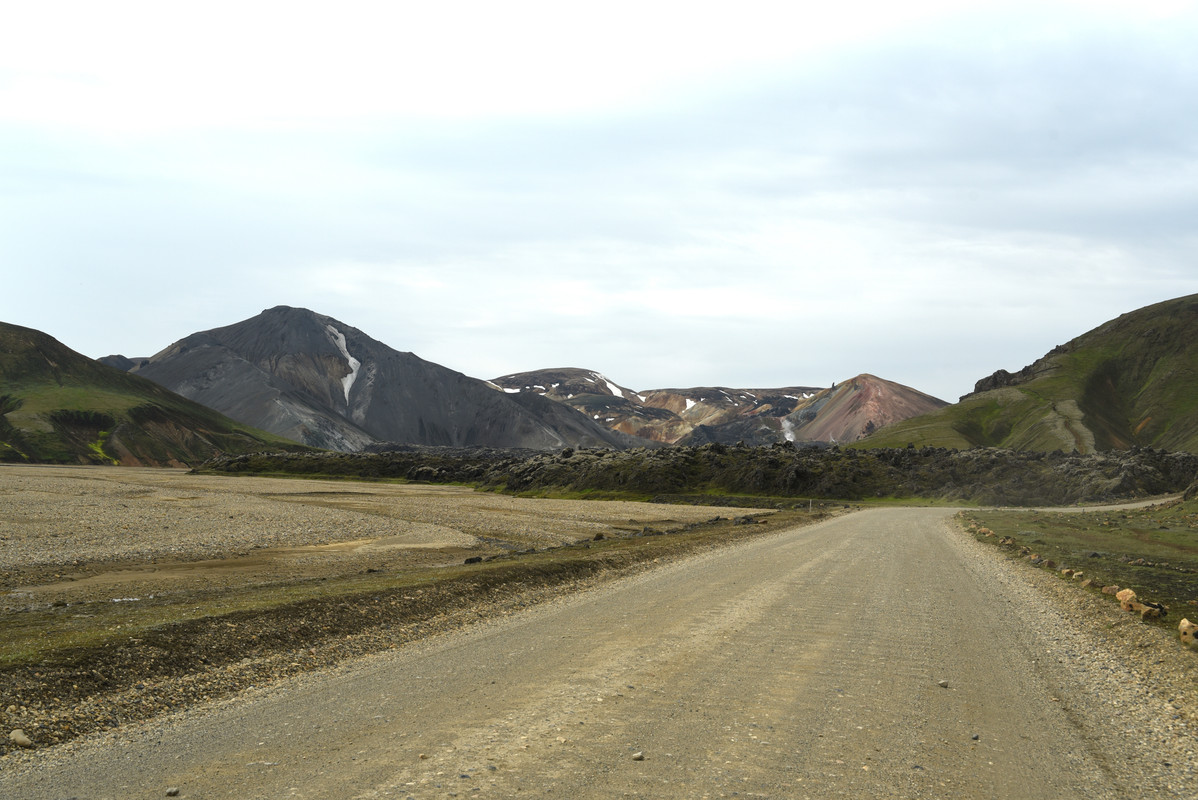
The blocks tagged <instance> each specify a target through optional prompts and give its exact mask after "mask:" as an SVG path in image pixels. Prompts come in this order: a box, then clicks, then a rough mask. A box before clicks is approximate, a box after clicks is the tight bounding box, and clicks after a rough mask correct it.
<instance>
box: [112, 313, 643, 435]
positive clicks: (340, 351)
mask: <svg viewBox="0 0 1198 800" xmlns="http://www.w3.org/2000/svg"><path fill="white" fill-rule="evenodd" d="M133 371H134V372H135V373H136V374H138V375H141V376H143V377H146V378H149V379H150V380H153V381H155V382H157V383H160V384H162V385H164V386H166V387H168V388H170V389H172V390H173V391H176V392H178V393H179V394H182V395H184V396H185V397H188V398H191V399H193V400H195V401H197V402H200V403H203V404H204V405H206V406H209V407H211V408H215V409H217V410H219V411H221V412H222V413H225V414H228V415H229V416H230V417H232V418H234V419H237V420H240V421H242V422H244V423H246V424H249V425H253V426H255V427H259V428H262V429H264V430H267V431H271V432H272V433H275V434H278V435H280V436H285V437H287V438H288V439H292V440H294V441H297V442H303V443H305V444H309V445H312V446H315V447H323V448H328V449H333V450H341V451H356V450H360V449H362V448H363V447H365V446H366V445H368V444H372V443H375V442H397V443H406V444H424V445H438V446H473V445H480V446H487V447H519V448H533V449H555V448H561V447H567V446H606V447H624V446H628V445H630V444H634V443H636V442H635V440H632V439H630V438H629V437H625V436H623V435H622V434H619V433H615V432H613V431H610V430H608V429H607V428H605V427H603V426H601V425H598V424H596V423H595V422H594V421H593V420H590V419H587V418H586V417H584V416H582V415H581V414H577V413H575V412H574V411H572V410H570V409H568V408H565V407H563V406H561V405H560V404H557V403H554V402H552V401H550V400H547V399H545V398H543V397H539V396H531V395H530V396H526V397H525V396H522V397H518V398H517V397H513V396H509V395H508V394H505V393H504V392H500V391H496V390H495V388H494V387H492V386H489V385H488V384H487V383H485V382H483V381H480V380H477V379H475V378H470V377H467V376H466V375H463V374H462V373H460V372H455V371H453V370H451V369H448V368H446V367H443V366H440V365H438V364H434V363H432V362H429V361H425V360H424V359H422V358H420V357H418V356H416V355H414V354H412V353H404V352H400V351H397V350H394V349H392V348H390V347H388V346H387V345H385V344H383V343H382V342H379V341H377V340H375V339H372V338H371V337H369V336H367V335H366V334H365V333H363V332H362V331H360V330H358V329H356V328H353V327H350V326H349V325H346V324H345V323H343V322H339V321H338V320H335V319H333V318H331V317H327V316H324V315H321V314H317V313H315V312H312V311H309V310H307V309H302V308H290V307H287V306H277V307H275V308H272V309H268V310H266V311H263V312H262V313H261V314H259V315H257V316H256V317H253V318H251V319H248V320H244V321H242V322H238V323H236V324H233V325H229V326H226V327H223V328H215V329H213V330H209V331H204V332H201V333H196V334H193V335H191V336H188V337H186V338H185V339H182V340H180V341H178V342H176V343H175V344H173V345H171V346H170V347H168V348H167V349H165V350H163V351H162V352H160V353H158V354H156V355H154V356H153V357H151V358H150V359H148V360H147V361H143V362H141V363H139V364H137V365H136V366H134V368H133Z"/></svg>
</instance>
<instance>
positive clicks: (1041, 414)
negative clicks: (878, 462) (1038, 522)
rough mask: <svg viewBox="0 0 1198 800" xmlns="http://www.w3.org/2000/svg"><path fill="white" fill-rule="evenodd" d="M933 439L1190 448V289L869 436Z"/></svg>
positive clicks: (1193, 414) (1197, 311)
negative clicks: (934, 409)
mask: <svg viewBox="0 0 1198 800" xmlns="http://www.w3.org/2000/svg"><path fill="white" fill-rule="evenodd" d="M908 442H910V443H913V444H916V445H936V446H943V447H956V448H969V447H1003V448H1011V449H1015V450H1038V451H1048V450H1063V451H1066V452H1071V451H1073V450H1077V451H1078V452H1079V453H1093V452H1098V451H1104V450H1122V449H1128V448H1131V447H1153V448H1164V449H1167V450H1180V451H1188V452H1198V295H1188V296H1186V297H1179V298H1176V299H1174V300H1168V301H1165V302H1163V303H1156V304H1154V305H1150V306H1146V307H1144V308H1141V309H1138V310H1136V311H1132V312H1129V313H1126V314H1123V315H1121V316H1119V317H1118V318H1117V319H1113V320H1111V321H1109V322H1106V323H1104V324H1103V325H1100V326H1098V327H1097V328H1095V329H1094V330H1092V331H1089V332H1088V333H1085V334H1082V335H1081V336H1078V337H1077V338H1075V339H1073V340H1071V341H1069V342H1067V343H1066V344H1063V345H1060V346H1058V347H1056V348H1053V349H1052V350H1051V351H1050V352H1049V353H1047V354H1046V355H1045V356H1044V357H1042V358H1040V359H1038V360H1037V361H1036V362H1034V363H1033V364H1030V365H1028V366H1026V367H1024V368H1023V369H1021V370H1019V371H1017V372H1014V373H1011V372H1007V371H1005V370H998V371H996V372H995V373H993V374H991V375H989V376H987V377H986V378H982V379H981V380H979V381H978V382H977V385H976V386H975V390H974V392H972V393H970V394H968V395H965V396H964V397H962V398H961V401H960V402H959V403H957V404H955V405H952V406H949V407H947V408H944V409H941V410H940V411H937V412H933V413H931V414H928V415H926V416H921V417H918V418H914V419H909V420H907V421H905V422H902V423H899V424H897V425H895V426H893V427H891V428H887V429H885V430H883V431H881V432H879V433H878V434H876V435H874V436H871V437H869V439H867V440H866V444H867V445H869V446H879V447H883V446H903V445H905V444H906V443H908Z"/></svg>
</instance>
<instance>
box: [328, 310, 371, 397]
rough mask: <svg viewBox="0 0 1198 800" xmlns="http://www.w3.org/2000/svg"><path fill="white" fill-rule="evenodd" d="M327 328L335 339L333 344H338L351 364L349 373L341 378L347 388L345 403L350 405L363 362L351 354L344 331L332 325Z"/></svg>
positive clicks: (342, 353)
mask: <svg viewBox="0 0 1198 800" xmlns="http://www.w3.org/2000/svg"><path fill="white" fill-rule="evenodd" d="M325 330H327V331H328V332H329V337H330V338H331V339H332V340H333V344H335V345H337V349H338V350H340V351H341V355H342V356H344V357H345V363H346V364H348V365H349V374H348V375H346V376H345V377H344V378H342V379H341V387H342V388H343V389H345V404H346V405H349V390H350V389H352V388H353V387H354V381H356V380H357V379H358V371H359V370H361V369H362V362H361V361H359V360H358V359H356V358H354V357H353V356H351V355H350V354H349V348H348V347H347V346H346V344H345V334H344V333H342V332H341V331H339V330H337V329H336V328H334V327H333V326H332V325H326V326H325Z"/></svg>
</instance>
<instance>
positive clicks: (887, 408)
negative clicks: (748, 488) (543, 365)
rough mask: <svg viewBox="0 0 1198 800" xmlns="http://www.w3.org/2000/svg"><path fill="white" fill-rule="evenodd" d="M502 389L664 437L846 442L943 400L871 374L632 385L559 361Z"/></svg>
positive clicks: (500, 381) (506, 380) (671, 440)
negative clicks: (819, 381) (819, 380)
mask: <svg viewBox="0 0 1198 800" xmlns="http://www.w3.org/2000/svg"><path fill="white" fill-rule="evenodd" d="M492 383H494V384H495V385H497V386H499V387H501V388H502V389H503V390H504V391H505V392H508V393H511V394H513V395H518V396H522V395H525V394H539V395H542V396H544V397H549V398H551V399H554V400H557V401H558V402H562V403H566V404H568V405H570V406H572V407H574V408H577V409H578V410H580V411H582V412H583V413H585V414H587V415H588V416H590V417H591V418H592V419H593V420H595V421H596V422H600V423H603V424H604V425H607V426H608V427H610V428H612V429H614V430H618V431H621V432H624V433H628V434H633V435H636V436H639V437H641V438H645V439H652V440H654V441H657V442H664V443H668V444H683V445H687V444H706V443H709V442H720V443H723V444H733V443H736V442H744V443H746V444H751V445H756V444H771V443H773V442H781V441H792V442H838V441H841V442H847V441H854V440H856V439H858V438H860V437H862V436H864V435H867V434H868V433H870V432H872V431H874V430H876V429H878V428H881V427H883V426H885V425H889V424H891V423H893V422H896V421H899V420H903V419H906V418H908V417H912V416H917V415H920V414H925V413H927V412H929V411H932V410H935V409H937V408H941V407H943V406H945V405H947V404H946V403H945V402H944V401H943V400H939V399H937V398H934V397H931V396H929V395H926V394H924V393H922V392H919V391H916V390H914V389H911V388H909V387H906V386H902V385H901V384H897V383H894V382H892V381H885V380H882V379H881V378H877V377H875V376H873V375H858V376H857V377H855V378H853V379H851V380H849V381H845V382H843V383H841V384H839V385H838V386H833V387H831V388H825V389H821V388H818V387H812V386H788V387H782V388H776V389H731V388H728V387H719V386H708V387H694V388H689V389H652V390H648V391H643V392H636V391H633V390H631V389H628V388H627V387H624V386H621V385H619V384H617V383H615V382H614V381H612V380H611V379H610V378H608V377H606V376H605V375H603V374H601V373H599V372H595V371H592V370H585V369H576V368H561V369H547V370H538V371H534V372H521V373H515V374H512V375H505V376H503V377H500V378H495V379H494V380H493V381H492Z"/></svg>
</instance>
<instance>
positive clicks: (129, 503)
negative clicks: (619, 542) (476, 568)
mask: <svg viewBox="0 0 1198 800" xmlns="http://www.w3.org/2000/svg"><path fill="white" fill-rule="evenodd" d="M719 513H723V514H724V515H725V516H728V515H729V512H728V511H727V510H726V509H715V510H713V509H711V508H705V507H687V506H666V505H651V504H646V503H627V502H604V501H595V502H576V501H565V500H562V501H558V500H530V499H523V498H516V497H508V496H504V495H498V494H489V493H482V492H476V491H474V490H471V489H466V488H460V487H452V486H431V485H400V484H385V483H356V482H348V481H319V480H318V481H307V480H288V479H273V478H257V477H224V476H207V475H204V476H199V475H189V474H188V473H187V472H186V471H185V470H168V469H137V468H129V467H33V466H0V608H9V609H13V608H17V607H20V606H21V605H22V604H30V603H32V604H38V603H47V602H55V601H59V602H64V601H65V602H73V601H76V600H94V599H97V598H98V597H102V596H104V595H111V596H112V597H117V598H119V597H122V596H125V595H129V594H144V593H153V592H159V593H161V592H166V591H173V590H183V589H186V588H189V587H194V586H200V585H202V586H214V585H220V584H225V585H230V584H236V583H238V582H255V581H257V582H261V581H268V580H269V581H277V580H284V579H290V578H294V577H299V576H303V575H310V576H314V575H322V574H340V573H345V572H355V571H360V570H364V569H397V568H402V567H404V566H422V565H429V564H440V563H460V562H461V560H462V559H463V558H465V557H469V556H475V555H486V554H491V553H500V552H510V551H513V550H521V549H529V548H545V547H552V546H555V545H560V544H566V543H572V542H577V541H581V540H587V539H592V538H594V537H595V536H596V535H603V536H621V535H628V534H630V533H634V532H639V531H641V530H642V529H643V528H645V527H656V528H669V527H671V526H679V525H682V524H685V523H687V522H698V521H702V520H706V519H710V518H711V517H712V516H713V514H719ZM740 513H743V512H740Z"/></svg>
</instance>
